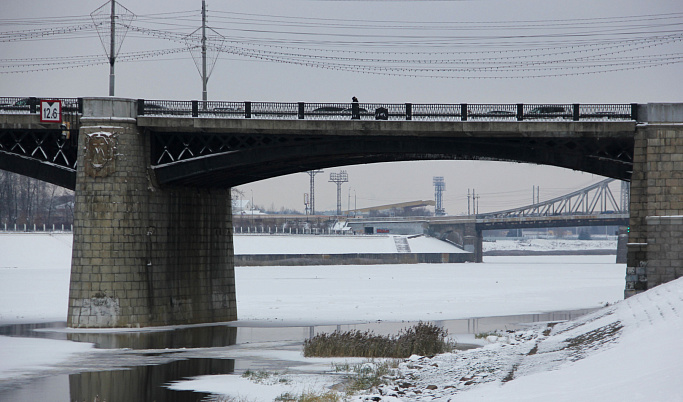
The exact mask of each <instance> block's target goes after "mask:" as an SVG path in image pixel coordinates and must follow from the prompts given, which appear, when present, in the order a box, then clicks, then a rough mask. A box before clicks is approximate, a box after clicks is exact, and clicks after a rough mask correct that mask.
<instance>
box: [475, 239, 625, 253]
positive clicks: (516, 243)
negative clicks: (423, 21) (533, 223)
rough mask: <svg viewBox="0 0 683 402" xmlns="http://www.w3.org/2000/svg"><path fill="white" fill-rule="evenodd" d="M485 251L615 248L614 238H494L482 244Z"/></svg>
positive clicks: (614, 249)
mask: <svg viewBox="0 0 683 402" xmlns="http://www.w3.org/2000/svg"><path fill="white" fill-rule="evenodd" d="M482 249H483V251H484V252H487V251H557V250H562V251H568V250H571V251H581V250H613V251H614V252H616V250H617V241H616V240H569V239H523V240H495V241H485V242H484V243H483V244H482Z"/></svg>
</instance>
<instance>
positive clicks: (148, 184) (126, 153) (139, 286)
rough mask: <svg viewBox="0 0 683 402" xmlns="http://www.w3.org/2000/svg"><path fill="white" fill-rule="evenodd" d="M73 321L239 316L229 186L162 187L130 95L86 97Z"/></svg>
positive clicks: (137, 323)
mask: <svg viewBox="0 0 683 402" xmlns="http://www.w3.org/2000/svg"><path fill="white" fill-rule="evenodd" d="M78 141H79V144H78V146H79V152H78V171H77V180H76V204H75V209H74V240H73V255H72V263H71V264H72V265H71V285H70V292H69V310H68V323H67V325H68V326H69V327H74V328H87V327H144V326H161V325H174V324H191V323H205V322H220V321H231V320H235V319H236V318H237V309H236V298H235V279H234V278H235V275H234V264H233V248H232V233H231V231H232V214H231V204H230V191H229V190H213V189H212V190H208V189H197V188H181V187H164V188H162V187H160V186H159V185H157V184H156V183H155V180H154V174H153V172H152V171H151V169H150V161H149V154H150V153H149V147H150V144H149V136H148V135H146V133H144V132H142V130H141V129H139V128H138V127H137V125H136V105H135V101H133V100H127V99H115V98H101V99H99V98H98V99H86V100H85V102H84V111H83V117H82V119H81V128H80V132H79V139H78Z"/></svg>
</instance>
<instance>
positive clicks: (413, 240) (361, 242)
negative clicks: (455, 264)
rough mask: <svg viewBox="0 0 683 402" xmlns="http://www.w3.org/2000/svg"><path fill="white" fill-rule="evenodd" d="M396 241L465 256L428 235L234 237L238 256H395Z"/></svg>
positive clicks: (417, 249) (413, 247)
mask: <svg viewBox="0 0 683 402" xmlns="http://www.w3.org/2000/svg"><path fill="white" fill-rule="evenodd" d="M395 238H398V239H401V240H402V239H405V241H406V242H407V243H408V247H409V249H410V252H412V253H464V252H465V251H463V250H462V249H460V248H458V247H456V246H454V245H452V244H450V243H447V242H445V241H441V240H439V239H435V238H433V237H427V236H389V235H386V236H385V235H373V236H350V235H349V236H334V235H260V234H259V235H240V234H236V235H235V236H234V237H233V244H234V247H235V254H237V255H242V254H356V253H368V254H393V253H397V252H398V250H397V248H396V241H395V240H394V239H395Z"/></svg>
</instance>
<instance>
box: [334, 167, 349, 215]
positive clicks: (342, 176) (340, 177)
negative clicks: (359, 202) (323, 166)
mask: <svg viewBox="0 0 683 402" xmlns="http://www.w3.org/2000/svg"><path fill="white" fill-rule="evenodd" d="M329 181H330V182H331V183H336V184H337V216H341V214H342V213H341V209H342V205H341V186H342V183H346V182H348V181H349V175H348V174H347V173H346V170H341V171H339V173H330V180H329Z"/></svg>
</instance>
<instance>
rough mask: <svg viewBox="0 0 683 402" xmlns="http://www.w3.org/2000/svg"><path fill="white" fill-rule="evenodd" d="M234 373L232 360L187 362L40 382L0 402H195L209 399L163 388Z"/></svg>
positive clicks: (5, 393)
mask: <svg viewBox="0 0 683 402" xmlns="http://www.w3.org/2000/svg"><path fill="white" fill-rule="evenodd" d="M234 371H235V361H234V360H233V359H187V360H176V361H173V362H170V363H166V364H159V365H153V366H137V367H131V368H126V369H120V370H111V371H96V372H85V373H80V374H71V375H68V376H67V375H56V376H51V377H46V378H39V379H37V380H34V381H32V382H31V383H29V384H27V385H26V386H24V387H21V388H15V389H8V390H1V389H0V401H13V402H29V401H30V402H34V401H51V402H59V401H64V402H68V401H77V402H80V401H88V402H90V401H107V402H132V401H170V402H195V401H201V400H204V399H205V398H207V397H209V396H210V395H209V394H204V393H198V392H191V391H171V390H169V389H168V388H166V387H164V385H165V384H168V383H170V382H172V381H178V380H182V379H185V378H189V377H193V376H198V375H210V374H231V373H233V372H234Z"/></svg>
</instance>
